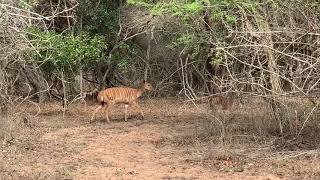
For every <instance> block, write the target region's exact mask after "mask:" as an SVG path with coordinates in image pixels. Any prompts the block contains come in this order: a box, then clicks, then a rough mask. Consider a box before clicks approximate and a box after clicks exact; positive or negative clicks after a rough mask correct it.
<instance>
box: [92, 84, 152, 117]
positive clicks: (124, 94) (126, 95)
mask: <svg viewBox="0 0 320 180" xmlns="http://www.w3.org/2000/svg"><path fill="white" fill-rule="evenodd" d="M142 83H143V85H142V87H141V88H139V89H135V88H130V87H113V88H107V89H105V90H102V91H100V92H99V93H98V96H97V101H98V102H99V103H101V105H100V106H99V107H98V108H97V109H96V110H95V111H94V112H93V115H92V117H91V119H90V122H91V121H92V120H93V119H94V117H95V114H96V113H97V112H98V111H99V110H100V109H101V108H103V107H104V106H105V105H106V117H107V121H108V123H109V122H110V120H109V110H110V108H111V107H112V106H113V105H115V104H125V116H124V119H125V121H127V111H128V106H129V105H130V106H133V107H136V108H138V109H139V111H140V114H141V116H142V118H144V114H143V112H142V110H141V108H140V106H139V105H138V103H137V99H138V98H139V97H140V96H141V95H142V94H143V93H144V92H145V91H147V90H148V91H151V90H153V87H152V85H151V84H150V83H147V82H145V81H142Z"/></svg>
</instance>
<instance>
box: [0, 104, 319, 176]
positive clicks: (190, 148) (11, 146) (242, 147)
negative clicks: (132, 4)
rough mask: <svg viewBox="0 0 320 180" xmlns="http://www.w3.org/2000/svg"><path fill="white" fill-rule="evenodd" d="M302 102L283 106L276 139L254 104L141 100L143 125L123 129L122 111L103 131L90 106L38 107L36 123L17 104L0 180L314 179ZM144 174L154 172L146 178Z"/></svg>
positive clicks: (312, 145)
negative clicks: (222, 106) (101, 178)
mask: <svg viewBox="0 0 320 180" xmlns="http://www.w3.org/2000/svg"><path fill="white" fill-rule="evenodd" d="M307 103H308V102H305V103H301V101H300V102H299V103H296V102H295V101H293V102H290V103H289V104H290V106H292V107H295V109H296V111H295V112H294V113H292V114H290V113H291V112H290V113H289V115H288V116H287V117H293V119H292V120H290V119H289V120H287V121H286V122H285V123H286V124H285V126H284V127H286V129H285V130H284V134H282V135H281V134H280V131H279V123H278V122H277V121H275V120H274V118H273V115H272V112H271V111H270V108H269V107H268V106H266V105H265V103H264V102H263V101H261V100H259V99H254V100H250V101H249V100H248V101H247V102H246V103H245V104H235V105H234V106H233V107H232V108H231V109H229V110H228V111H222V110H219V109H215V110H212V109H210V108H209V106H208V105H207V104H205V103H202V104H197V107H196V106H194V105H193V104H191V103H190V104H184V103H183V102H182V101H178V100H176V99H156V100H147V101H143V102H142V104H141V106H142V107H143V110H144V111H145V114H146V119H145V120H139V119H138V118H137V117H135V116H132V117H131V119H129V121H128V122H124V120H123V118H124V114H123V111H124V110H123V107H121V106H117V107H115V109H113V113H112V118H111V124H107V123H106V122H105V121H104V119H105V118H104V114H103V113H102V112H101V113H100V114H98V115H97V120H96V121H95V122H94V123H92V124H89V123H88V121H89V118H90V115H91V113H92V110H93V109H94V108H95V106H93V105H91V104H88V105H87V106H85V105H83V104H73V105H71V106H70V107H69V108H68V111H67V113H66V116H65V118H64V119H63V118H62V109H61V107H60V105H59V104H56V103H48V104H44V105H43V106H41V112H40V114H38V115H37V116H35V115H36V114H37V113H38V111H37V108H35V107H34V106H31V105H28V104H24V105H23V106H19V107H16V109H12V111H13V112H15V113H14V115H11V116H9V117H7V118H6V119H5V120H4V119H2V120H1V121H0V123H2V124H1V126H0V128H1V133H0V137H1V142H2V143H1V151H0V159H1V161H0V172H1V173H0V178H1V177H3V178H4V179H7V178H20V179H21V178H23V179H62V178H66V179H70V178H75V177H78V178H80V179H86V178H88V177H96V178H97V176H94V174H97V173H98V174H101V173H102V174H103V173H107V172H108V173H107V174H108V177H119V178H124V179H132V178H139V177H140V178H141V177H142V178H143V177H147V176H148V177H153V178H155V179H157V178H160V179H161V178H170V177H171V178H174V177H176V178H186V176H187V175H186V174H188V175H190V177H189V176H188V177H189V178H192V177H193V178H199V179H203V178H205V177H221V179H224V178H230V177H233V178H234V177H236V178H237V177H238V178H239V179H241V177H249V176H250V177H251V176H253V177H254V178H253V179H257V178H258V177H260V176H262V177H263V176H269V175H272V177H273V178H275V177H286V178H290V179H292V178H297V179H300V178H307V179H313V178H315V177H317V176H319V175H320V163H318V162H320V161H319V158H318V154H319V153H318V150H317V149H318V144H319V143H318V142H319V139H320V138H319V134H320V133H318V132H319V129H320V128H319V125H318V124H319V123H318V120H317V113H318V112H315V113H314V114H313V115H311V116H310V118H309V120H308V121H307V122H306V123H305V125H304V126H303V122H304V120H305V118H306V117H308V112H310V110H311V108H312V107H311V106H310V105H309V104H307ZM302 126H303V129H302V131H301V134H300V135H297V134H298V132H299V131H300V129H301V128H302ZM122 141H123V142H122ZM136 148H138V150H139V151H132V150H135V149H136ZM118 152H122V153H118ZM136 153H138V154H136ZM135 154H136V157H134V156H135ZM79 155H80V156H79ZM127 161H128V162H127ZM122 162H123V163H122ZM125 162H126V163H125ZM142 162H143V163H142ZM151 167H153V168H151ZM173 167H174V168H175V169H176V170H175V171H172V168H173ZM190 168H191V169H192V168H196V169H197V170H196V171H195V170H191V169H190ZM152 169H154V170H156V169H161V172H158V171H157V172H158V174H157V173H155V174H152V175H150V173H151V172H150V170H152ZM179 173H181V174H179ZM271 179H272V178H271Z"/></svg>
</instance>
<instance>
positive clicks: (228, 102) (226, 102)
mask: <svg viewBox="0 0 320 180" xmlns="http://www.w3.org/2000/svg"><path fill="white" fill-rule="evenodd" d="M215 104H219V105H221V107H222V108H221V109H222V110H227V109H229V108H230V107H231V106H232V104H233V99H232V98H230V97H229V98H228V97H224V96H220V95H214V96H211V97H209V105H210V107H214V106H215Z"/></svg>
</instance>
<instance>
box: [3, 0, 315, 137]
mask: <svg viewBox="0 0 320 180" xmlns="http://www.w3.org/2000/svg"><path fill="white" fill-rule="evenodd" d="M319 9H320V3H319V2H318V1H302V0H294V1H292V0H284V1H280V0H267V1H260V0H256V1H253V0H188V1H182V0H174V1H167V0H158V1H157V0H153V1H147V0H127V1H124V0H122V1H115V0H106V1H98V0H64V1H59V0H49V1H46V0H33V1H31V0H20V1H18V0H16V1H8V0H4V1H3V2H2V4H1V12H0V13H1V14H0V24H1V25H0V28H1V31H0V33H1V34H0V40H1V42H0V43H1V49H0V51H1V53H0V59H1V65H0V69H1V71H0V83H1V88H0V93H1V98H0V103H2V104H3V105H4V104H8V103H12V104H14V102H16V101H19V100H32V98H35V97H36V98H38V99H39V100H40V101H44V100H48V99H50V98H55V99H60V100H62V101H63V102H64V103H63V104H64V105H66V104H67V103H70V102H73V101H74V100H78V99H83V98H84V97H85V96H86V95H88V94H90V93H92V92H95V91H97V90H100V89H102V88H105V87H111V86H121V85H128V86H133V85H136V82H138V81H137V80H139V79H142V78H144V79H147V80H148V81H151V82H152V83H153V84H154V86H155V87H156V89H155V91H154V94H153V95H154V96H168V95H170V96H176V95H181V96H184V97H187V98H189V99H192V100H194V99H200V98H201V97H202V96H210V95H211V94H222V95H225V96H232V98H237V97H257V96H258V97H263V98H264V99H265V101H266V102H267V104H268V106H269V108H270V109H272V110H273V113H274V119H276V120H277V123H278V124H279V132H280V133H279V134H283V132H291V131H292V132H293V130H292V127H291V122H292V119H299V121H300V123H301V126H300V127H299V129H301V131H299V133H298V134H301V133H302V130H303V129H304V128H305V127H306V126H308V125H310V126H312V125H314V122H316V114H317V112H318V109H319V108H318V105H319V101H318V98H317V95H318V92H319V79H320V76H319V63H318V62H319V44H320V43H319V35H320V33H319V25H320V23H319V17H320V14H319V12H320V11H319ZM17 97H18V98H17ZM295 98H296V99H301V98H302V99H305V100H307V101H303V102H306V104H303V106H304V107H307V108H301V103H300V101H297V100H292V99H295ZM2 107H4V106H2ZM3 109H6V108H3ZM311 122H312V123H311ZM294 132H296V131H294Z"/></svg>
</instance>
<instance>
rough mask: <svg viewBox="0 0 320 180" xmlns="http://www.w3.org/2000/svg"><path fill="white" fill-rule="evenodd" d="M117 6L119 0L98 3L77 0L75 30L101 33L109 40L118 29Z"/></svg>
mask: <svg viewBox="0 0 320 180" xmlns="http://www.w3.org/2000/svg"><path fill="white" fill-rule="evenodd" d="M119 6H120V4H119V1H114V0H105V1H99V2H98V3H96V2H93V1H90V0H79V7H77V9H76V15H77V23H76V24H75V32H76V33H80V32H82V31H86V32H88V33H89V34H90V36H95V35H102V36H105V38H106V39H108V40H111V39H112V38H113V37H114V36H115V33H116V32H117V29H118V20H119V17H118V9H119ZM109 42H110V41H109Z"/></svg>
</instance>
